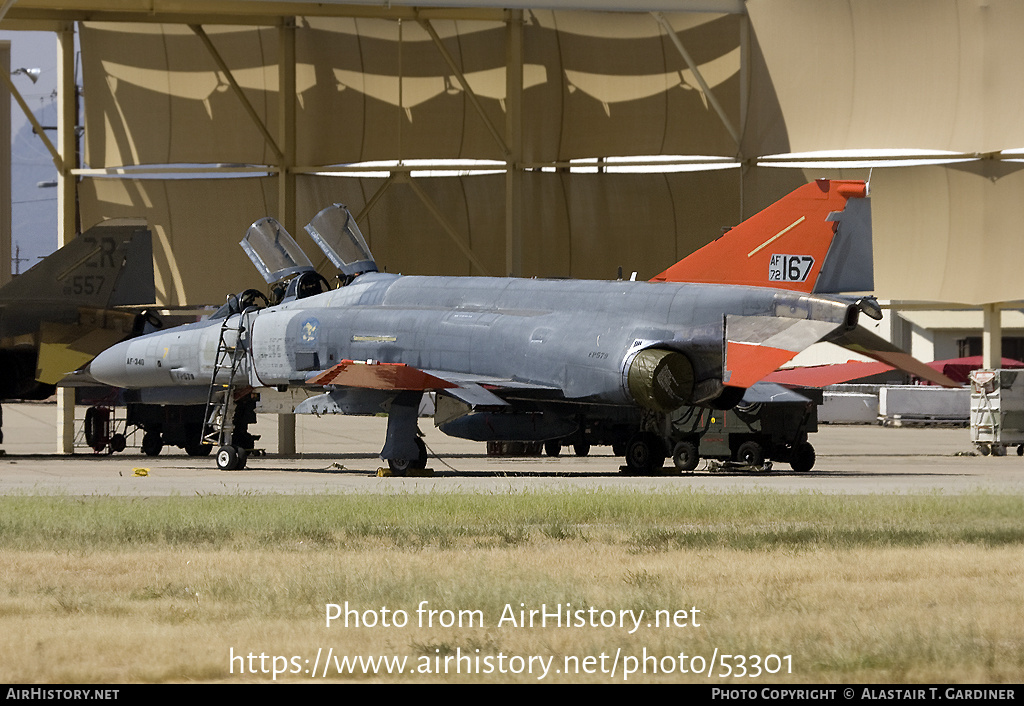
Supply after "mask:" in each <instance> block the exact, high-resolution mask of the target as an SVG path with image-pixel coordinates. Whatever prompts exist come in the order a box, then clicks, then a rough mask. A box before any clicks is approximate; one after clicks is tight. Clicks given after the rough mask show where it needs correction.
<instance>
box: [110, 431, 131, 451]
mask: <svg viewBox="0 0 1024 706" xmlns="http://www.w3.org/2000/svg"><path fill="white" fill-rule="evenodd" d="M127 447H128V440H127V439H125V438H124V434H114V435H113V436H112V437H110V453H112V454H119V453H121V452H122V451H124V450H125V449H126V448H127Z"/></svg>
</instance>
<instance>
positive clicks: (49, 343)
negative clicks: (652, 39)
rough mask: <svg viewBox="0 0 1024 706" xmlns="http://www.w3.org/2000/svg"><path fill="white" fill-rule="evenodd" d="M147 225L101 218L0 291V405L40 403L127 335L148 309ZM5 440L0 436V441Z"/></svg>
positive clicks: (150, 298)
mask: <svg viewBox="0 0 1024 706" xmlns="http://www.w3.org/2000/svg"><path fill="white" fill-rule="evenodd" d="M153 289H154V288H153V250H152V242H151V237H150V232H149V230H148V229H147V228H146V225H145V223H141V222H134V221H132V222H127V221H105V222H103V223H100V224H99V225H96V226H94V227H92V228H90V229H89V230H88V231H86V232H85V233H83V234H81V235H79V236H77V237H76V238H75V239H74V240H72V241H71V242H70V243H68V244H67V245H65V246H64V247H62V248H61V249H59V250H58V251H57V252H55V253H53V254H51V255H49V256H47V257H46V258H44V259H43V260H41V261H40V262H39V263H37V264H36V265H35V266H34V267H32V268H31V269H30V270H28V271H27V272H25V273H23V274H21V275H18V276H17V277H16V278H15V279H14V280H12V281H11V282H8V283H7V284H5V285H4V286H3V287H0V400H4V401H7V400H41V399H46V398H47V397H49V396H50V395H52V394H53V392H54V390H55V387H56V385H57V383H59V382H61V380H63V379H64V377H65V375H66V374H67V373H69V372H70V371H73V370H76V369H78V368H79V367H81V366H82V365H85V364H86V363H88V362H89V360H91V359H92V357H93V356H95V355H96V354H97V353H99V352H100V351H102V350H104V349H106V348H107V347H109V346H111V345H112V344H114V343H116V342H117V341H120V340H122V339H124V338H126V337H128V336H130V335H132V334H133V332H134V331H136V330H137V328H138V325H139V316H140V313H139V312H137V311H134V310H130V309H124V308H120V309H119V308H118V307H125V306H128V305H139V304H143V305H144V304H152V303H153V300H154V292H153ZM2 439H3V435H2V433H0V440H2Z"/></svg>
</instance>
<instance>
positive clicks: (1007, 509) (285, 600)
mask: <svg viewBox="0 0 1024 706" xmlns="http://www.w3.org/2000/svg"><path fill="white" fill-rule="evenodd" d="M556 495H558V496H557V497H552V496H541V495H538V496H520V497H518V498H511V499H509V498H495V499H492V500H491V501H490V502H488V501H487V500H486V498H485V499H483V500H481V499H479V498H473V497H472V496H445V497H440V498H437V497H435V498H430V497H424V498H419V499H417V498H415V497H393V498H384V499H381V500H375V499H372V498H367V497H365V496H364V497H359V498H351V497H347V498H346V497H333V498H331V497H323V496H317V497H315V498H298V499H295V498H289V499H282V498H276V497H267V498H241V499H236V500H224V499H220V500H217V501H216V502H212V501H211V502H206V499H202V500H200V499H171V500H167V501H152V502H148V503H147V502H135V503H132V502H130V501H121V500H110V499H97V500H89V501H84V502H83V501H76V500H71V499H42V498H40V499H30V498H14V499H6V500H0V624H2V625H3V627H4V629H3V630H2V631H0V654H2V655H4V659H3V660H0V681H4V682H9V683H24V682H105V683H111V682H160V681H219V680H225V681H236V680H238V681H242V680H244V681H264V680H267V681H269V680H270V679H271V675H270V674H269V673H268V674H256V675H253V674H246V675H240V674H239V673H238V672H239V668H238V667H239V662H238V661H236V662H235V664H234V671H232V664H231V662H230V660H229V655H230V654H231V650H232V649H233V650H234V654H236V655H248V654H249V653H253V654H254V655H259V654H261V653H262V654H266V655H268V656H273V655H282V656H287V657H288V658H289V660H290V659H291V658H292V657H293V656H296V657H298V658H299V660H300V662H299V664H300V665H301V667H302V673H300V674H297V675H294V674H282V675H281V676H279V677H278V679H279V680H284V679H288V680H291V681H296V680H298V681H308V680H310V678H311V677H309V676H308V675H307V674H305V673H304V670H305V669H306V668H308V667H311V666H312V664H313V661H314V660H315V658H316V653H317V649H318V648H323V651H324V654H325V653H326V651H327V649H328V648H333V649H334V651H335V654H337V653H339V652H341V653H346V654H352V655H370V656H373V655H387V656H398V657H401V656H406V657H408V658H409V660H410V662H409V663H410V665H416V664H419V663H420V662H419V660H422V659H424V658H426V659H428V660H429V661H430V662H431V663H433V660H434V659H435V658H443V657H445V656H448V655H454V654H457V653H458V651H461V653H462V654H469V655H472V656H474V657H475V656H480V657H483V656H492V657H493V656H497V655H498V654H499V653H500V654H503V655H505V656H506V658H507V657H508V656H509V655H519V656H529V655H538V656H542V657H544V658H545V659H547V658H548V657H552V656H553V657H554V661H553V663H552V669H551V673H549V674H548V676H547V678H546V680H547V681H596V682H609V681H613V680H612V678H611V677H610V676H609V675H608V674H606V673H605V674H601V673H597V674H592V675H565V674H555V673H554V671H555V669H559V668H561V667H562V666H563V665H564V658H565V657H566V656H578V657H579V658H581V659H582V658H583V657H585V656H588V655H592V656H599V655H601V654H602V653H604V654H606V655H609V658H608V660H607V665H609V666H610V664H611V655H614V654H615V653H616V651H617V650H620V651H621V654H622V655H634V656H640V655H642V654H643V652H642V651H643V650H644V649H646V650H647V654H649V655H656V656H658V657H662V656H673V657H676V658H678V655H679V654H680V653H685V654H686V655H688V656H690V657H692V656H694V655H699V656H702V657H704V658H707V659H709V658H710V657H711V656H712V654H713V653H714V652H715V650H716V649H717V650H718V653H719V654H723V653H725V654H745V655H767V654H777V655H792V674H777V675H774V676H762V677H761V678H759V679H749V678H745V679H732V680H731V683H734V684H749V683H763V682H781V681H801V682H846V683H849V682H934V683H939V682H970V683H983V682H1020V681H1022V679H1024V611H1022V610H1021V609H1020V601H1021V596H1022V595H1024V559H1022V553H1021V540H1020V538H1019V536H1018V534H1017V533H1015V532H1014V529H1015V528H1016V527H1017V524H1018V523H1019V517H1020V509H1021V507H1020V506H1021V501H1020V499H1019V498H1013V497H1005V496H970V497H967V498H942V497H935V496H927V497H916V498H915V497H911V498H893V497H888V496H887V497H879V498H856V499H849V498H827V497H822V496H778V495H771V496H759V497H758V496H754V497H743V496H740V497H736V496H716V495H701V494H686V495H684V496H668V497H664V496H662V497H654V498H652V497H647V496H639V495H638V496H629V495H628V494H610V493H609V494H594V493H566V494H560V495H559V494H556ZM516 500H518V502H516ZM350 505H351V507H350ZM766 506H767V507H768V508H769V509H771V508H774V512H770V511H769V512H766V511H765V507H766ZM673 507H674V508H675V509H674V510H673V509H672V508H673ZM644 512H646V513H648V514H647V515H646V516H645V515H644V514H643V513H644ZM893 512H896V513H897V514H892V513H893ZM886 517H889V518H893V517H899V518H900V521H898V522H897V521H890V522H888V523H886V522H885V521H884V518H886ZM310 518H313V519H312V520H311V519H310ZM886 531H888V535H886ZM887 536H888V539H886V537H887ZM345 601H348V603H349V605H350V606H356V607H358V608H359V610H360V611H363V610H372V611H377V612H378V614H379V611H380V608H381V607H382V606H387V608H388V609H390V610H391V611H395V610H404V611H406V612H407V613H408V615H409V617H410V623H409V625H408V626H406V627H402V628H399V627H393V628H384V627H381V626H377V627H360V628H345V627H344V626H343V625H342V624H341V621H340V620H339V621H336V622H335V623H334V625H333V626H332V627H330V628H327V627H325V604H327V603H338V604H343V603H345ZM421 601H429V607H431V608H435V609H437V610H442V609H449V610H453V611H457V610H460V609H462V610H478V611H480V613H481V614H482V616H483V618H484V621H485V624H484V626H483V627H473V628H463V629H458V628H454V627H453V628H444V627H433V628H426V627H418V626H417V625H416V621H417V616H416V608H417V606H418V605H419V604H420V602H421ZM520 603H523V604H526V607H527V608H531V607H532V608H539V607H540V606H541V604H547V606H549V607H550V606H552V605H555V604H566V603H570V604H571V605H572V607H573V608H584V607H595V608H598V609H601V610H604V609H611V610H615V611H619V610H626V609H633V610H635V611H639V610H640V609H643V610H644V611H646V613H645V615H647V616H649V615H651V614H652V612H653V611H655V610H666V609H667V610H671V611H676V610H682V609H689V608H691V607H693V606H696V607H697V608H699V609H700V611H701V613H700V615H699V618H698V620H699V622H700V623H701V626H700V627H699V628H697V627H685V628H675V627H671V628H648V627H646V623H647V621H646V619H645V620H644V621H643V623H642V626H641V627H640V628H639V629H638V630H637V631H636V632H635V633H634V634H632V635H631V634H629V633H628V629H620V628H617V627H615V628H605V627H571V628H566V627H561V628H559V627H547V628H539V627H537V628H532V629H523V628H516V627H511V626H509V625H505V626H501V627H499V626H498V624H497V623H498V619H499V618H500V617H501V615H502V612H503V610H504V608H505V606H506V604H510V605H511V606H512V607H513V608H515V609H518V608H519V604H520ZM305 659H309V664H308V665H306V663H305V662H301V660H305ZM673 661H675V662H676V663H677V664H678V660H673ZM295 664H296V663H293V662H290V661H289V662H287V663H284V662H279V664H278V666H280V667H282V668H285V669H287V670H291V669H293V668H295ZM495 664H497V663H495ZM506 664H507V663H506ZM733 664H735V662H733ZM748 664H749V663H748ZM255 666H256V667H257V668H259V667H260V666H261V665H260V664H259V661H258V660H257V661H256V663H255ZM262 666H263V667H265V668H267V669H268V670H269V669H270V668H271V667H272V666H273V665H272V663H271V662H269V661H265V662H264V663H263V665H262ZM720 672H721V670H720V669H719V670H716V672H715V673H716V674H718V673H720ZM537 676H538V675H537V674H536V673H534V674H528V673H523V674H519V675H515V674H498V673H492V674H484V675H466V674H465V673H462V674H450V675H447V676H445V675H441V676H436V675H433V674H431V675H424V674H405V675H402V676H389V675H387V674H386V673H384V672H383V671H381V670H378V671H377V673H370V674H363V673H360V674H357V675H354V676H353V675H345V676H337V675H335V676H334V677H333V678H334V679H339V680H351V679H360V680H365V679H370V680H376V681H459V682H464V681H481V682H495V681H523V682H531V681H536V680H537ZM658 680H669V681H676V682H678V681H700V682H705V683H706V682H708V681H709V680H708V678H707V676H706V675H705V676H703V677H701V676H699V675H698V676H695V675H692V674H680V673H678V672H675V673H672V674H667V675H666V674H658V675H650V674H648V675H641V674H635V675H633V676H632V677H631V678H630V681H658ZM614 681H622V666H621V664H620V666H619V667H618V673H617V674H616V677H615V678H614ZM711 681H714V682H718V681H721V682H723V683H725V682H730V680H729V679H718V678H717V677H716V678H715V679H713V680H711Z"/></svg>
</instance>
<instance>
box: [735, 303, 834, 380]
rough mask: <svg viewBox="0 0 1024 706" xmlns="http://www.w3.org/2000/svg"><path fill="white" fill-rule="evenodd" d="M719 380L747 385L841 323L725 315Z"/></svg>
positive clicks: (776, 367) (788, 359)
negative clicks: (723, 356) (723, 360)
mask: <svg viewBox="0 0 1024 706" xmlns="http://www.w3.org/2000/svg"><path fill="white" fill-rule="evenodd" d="M725 322H726V323H725V366H724V370H723V375H722V382H723V383H725V384H726V385H728V386H730V387H751V386H752V385H754V383H756V382H758V381H760V380H761V379H762V378H764V377H765V376H766V375H768V374H769V373H771V372H772V371H774V370H776V369H778V367H779V366H780V365H783V364H784V363H787V362H788V361H790V360H791V359H792V358H793V357H794V356H796V354H797V353H799V352H800V351H802V350H804V349H805V348H809V347H810V346H811V345H813V344H815V343H817V342H818V341H820V340H821V339H822V338H823V337H825V336H827V335H828V334H830V333H831V332H832V331H834V330H835V329H836V328H838V327H839V326H841V324H836V323H833V322H829V321H815V320H813V319H791V318H786V317H781V316H738V315H736V316H734V315H729V316H726V317H725Z"/></svg>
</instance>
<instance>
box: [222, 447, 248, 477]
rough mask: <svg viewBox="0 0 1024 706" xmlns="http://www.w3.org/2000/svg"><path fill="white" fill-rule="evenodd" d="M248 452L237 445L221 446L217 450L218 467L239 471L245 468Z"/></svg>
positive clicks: (223, 469) (224, 469)
mask: <svg viewBox="0 0 1024 706" xmlns="http://www.w3.org/2000/svg"><path fill="white" fill-rule="evenodd" d="M245 461H246V453H245V451H244V450H242V449H239V448H238V447H236V446H221V447H220V449H219V450H218V451H217V468H219V469H220V470H222V471H238V470H241V469H243V468H245Z"/></svg>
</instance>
